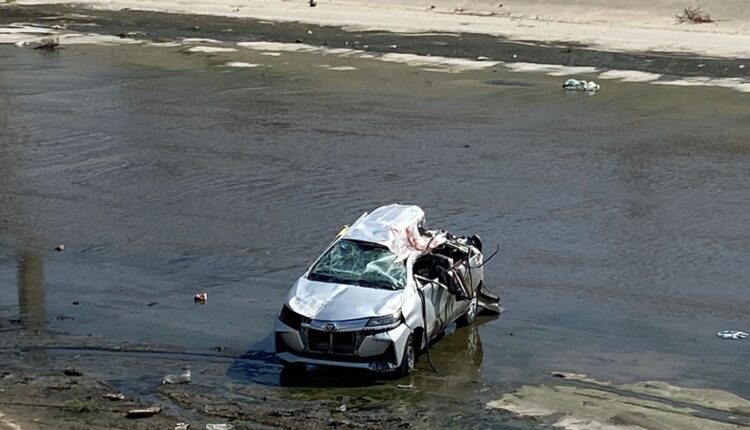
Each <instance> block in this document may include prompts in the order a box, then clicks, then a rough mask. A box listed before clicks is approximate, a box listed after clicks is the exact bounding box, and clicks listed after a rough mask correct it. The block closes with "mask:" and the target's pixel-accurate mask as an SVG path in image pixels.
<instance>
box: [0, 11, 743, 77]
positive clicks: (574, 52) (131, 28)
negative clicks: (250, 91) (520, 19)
mask: <svg viewBox="0 0 750 430" xmlns="http://www.w3.org/2000/svg"><path fill="white" fill-rule="evenodd" d="M82 16H83V19H82ZM39 18H44V22H47V23H51V24H58V25H63V26H66V28H68V29H70V30H75V31H84V32H85V31H96V32H101V33H103V34H114V35H121V36H122V37H131V38H143V39H149V40H154V41H168V40H174V39H176V38H191V37H204V38H206V37H207V38H212V39H216V40H221V41H228V42H246V41H274V42H284V43H306V44H311V45H320V46H328V47H331V48H355V49H361V50H363V51H368V52H377V53H388V52H398V53H406V54H417V55H433V56H446V57H457V58H469V59H476V58H478V57H486V58H488V59H491V60H495V61H508V62H530V63H546V64H561V65H566V66H573V67H599V68H609V69H624V70H636V71H643V72H648V73H660V74H668V75H676V76H712V77H727V78H748V77H750V68H745V67H744V65H746V64H747V63H750V59H747V58H737V59H721V58H711V57H710V56H690V55H685V54H680V53H621V52H606V51H600V50H594V49H590V48H589V47H587V46H586V45H585V44H576V43H570V42H559V43H538V42H530V41H510V40H507V39H505V38H502V37H498V36H486V35H479V34H471V33H461V34H455V35H441V34H425V35H401V34H394V33H389V32H378V31H350V30H347V29H344V28H340V27H327V26H316V25H310V24H298V23H272V22H267V21H262V20H254V19H238V18H228V17H217V16H201V15H182V14H166V13H160V12H142V11H134V10H123V11H96V12H95V13H92V12H91V11H89V10H86V9H81V8H76V7H71V6H65V5H42V6H13V5H9V6H6V7H4V8H0V24H2V23H10V22H19V21H34V20H38V19H39ZM738 66H742V67H738Z"/></svg>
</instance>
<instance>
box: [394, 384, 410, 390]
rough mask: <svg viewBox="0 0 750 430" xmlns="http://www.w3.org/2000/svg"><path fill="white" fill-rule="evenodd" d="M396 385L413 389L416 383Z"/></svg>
mask: <svg viewBox="0 0 750 430" xmlns="http://www.w3.org/2000/svg"><path fill="white" fill-rule="evenodd" d="M396 386H397V387H398V388H406V389H411V388H414V384H408V385H407V384H398V385H396Z"/></svg>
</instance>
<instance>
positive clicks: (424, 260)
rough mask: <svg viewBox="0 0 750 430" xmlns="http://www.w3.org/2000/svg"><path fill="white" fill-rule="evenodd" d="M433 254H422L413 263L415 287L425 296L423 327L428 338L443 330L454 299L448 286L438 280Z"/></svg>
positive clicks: (449, 317) (447, 321) (448, 320)
mask: <svg viewBox="0 0 750 430" xmlns="http://www.w3.org/2000/svg"><path fill="white" fill-rule="evenodd" d="M435 268H436V265H435V260H434V256H432V255H424V256H422V257H420V258H419V259H418V260H417V261H416V263H415V264H414V269H413V270H414V274H415V275H416V276H415V279H416V281H417V288H419V289H420V290H421V291H422V294H423V295H424V298H425V314H426V315H425V329H426V330H427V333H428V336H429V337H430V338H432V337H435V336H436V335H437V334H439V333H440V332H442V331H443V329H444V328H445V326H446V325H447V324H448V323H449V322H451V321H452V320H451V317H452V315H451V308H452V303H453V301H454V300H455V299H454V298H453V295H452V294H451V293H450V291H448V287H447V286H446V285H445V284H444V283H443V282H441V281H440V277H439V276H438V272H437V271H436V269H435Z"/></svg>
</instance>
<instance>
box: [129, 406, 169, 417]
mask: <svg viewBox="0 0 750 430" xmlns="http://www.w3.org/2000/svg"><path fill="white" fill-rule="evenodd" d="M160 413H161V408H160V407H158V406H154V407H150V408H143V409H131V410H129V411H128V412H127V413H126V414H125V417H126V418H148V417H153V416H154V415H157V414H160Z"/></svg>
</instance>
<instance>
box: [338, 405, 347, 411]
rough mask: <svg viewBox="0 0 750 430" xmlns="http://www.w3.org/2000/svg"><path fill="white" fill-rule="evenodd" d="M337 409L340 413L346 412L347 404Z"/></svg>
mask: <svg viewBox="0 0 750 430" xmlns="http://www.w3.org/2000/svg"><path fill="white" fill-rule="evenodd" d="M336 409H337V410H338V411H339V412H346V405H345V404H342V405H341V406H339V407H338V408H336Z"/></svg>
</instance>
